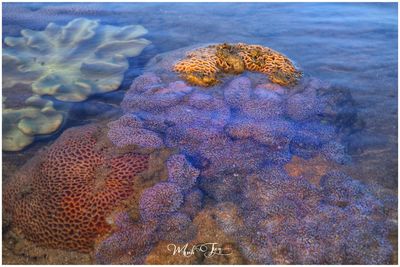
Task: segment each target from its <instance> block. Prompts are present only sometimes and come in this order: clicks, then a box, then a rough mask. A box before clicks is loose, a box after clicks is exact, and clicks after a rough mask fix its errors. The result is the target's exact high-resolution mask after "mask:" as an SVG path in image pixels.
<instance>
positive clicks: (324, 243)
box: [5, 45, 397, 264]
mask: <svg viewBox="0 0 400 267" xmlns="http://www.w3.org/2000/svg"><path fill="white" fill-rule="evenodd" d="M238 47H240V46H239V45H236V47H234V48H235V49H239V48H238ZM234 48H232V49H234ZM253 48H254V49H255V51H259V50H258V49H260V51H263V50H262V49H261V48H257V47H253ZM202 49H203V50H204V49H205V50H206V52H207V50H208V51H210V50H212V49H215V47H214V48H212V47H211V48H210V47H208V48H202ZM226 49H228V48H226ZM241 49H243V52H240V53H245V52H246V51H248V50H245V48H241ZM190 50H192V48H186V49H182V50H177V51H171V52H169V53H166V54H161V55H158V56H156V57H155V58H154V59H152V60H150V62H149V63H148V65H147V66H146V68H145V69H144V73H143V75H141V76H139V77H137V78H136V79H135V80H134V81H133V83H132V85H131V87H130V89H129V90H128V91H127V92H126V95H125V97H124V99H123V101H122V102H121V108H122V112H123V114H121V116H120V117H119V118H116V119H115V120H114V121H111V122H108V124H107V126H108V127H104V128H102V131H101V134H95V135H92V130H91V129H93V128H91V127H93V126H87V128H81V130H79V131H77V130H71V131H68V132H66V133H64V135H63V136H62V137H61V138H60V139H59V140H58V141H56V143H55V144H53V146H52V147H50V149H49V150H48V151H47V152H46V151H44V152H43V153H44V154H43V155H44V156H40V157H38V158H36V159H34V160H32V161H30V162H28V163H27V165H25V167H24V169H21V171H20V172H19V174H18V175H17V177H16V178H17V179H16V181H20V182H17V183H13V184H11V185H8V186H7V189H6V194H5V197H6V200H7V201H5V207H6V210H7V211H8V212H11V214H12V215H13V217H12V218H13V223H14V225H15V226H16V228H17V229H18V226H19V229H21V230H23V233H25V234H26V235H27V237H30V238H31V239H32V240H35V241H37V242H39V243H41V244H45V245H49V244H51V245H54V246H58V247H61V248H72V247H73V246H72V244H74V246H77V245H76V243H75V241H77V240H79V244H86V245H87V246H86V247H85V249H86V248H87V247H90V244H92V243H91V242H94V240H95V241H96V242H95V244H94V250H93V251H92V252H94V260H95V261H96V262H97V263H100V264H110V263H119V264H143V263H154V264H166V263H171V264H174V263H176V264H183V263H190V264H222V263H225V264H228V263H231V264H233V263H246V264H248V263H251V264H356V263H357V264H384V263H390V262H391V255H392V252H393V248H392V244H391V242H390V241H389V237H390V235H391V234H393V233H395V232H396V230H397V228H396V223H394V222H397V217H396V214H397V210H396V209H397V204H396V196H395V195H393V196H389V195H388V193H387V191H382V190H381V189H379V188H378V187H376V186H371V185H369V184H366V183H363V182H361V181H358V180H356V179H353V178H352V177H350V176H349V175H347V174H346V172H345V171H346V168H347V167H349V166H348V164H353V163H352V161H351V160H350V158H349V155H347V153H346V143H345V142H344V141H343V140H345V139H344V138H345V137H347V136H348V134H349V133H351V132H352V131H353V130H354V128H353V127H354V124H355V122H356V121H357V114H356V113H354V111H355V109H354V108H353V106H352V105H353V101H352V98H351V95H350V94H349V93H346V90H345V89H340V90H339V89H338V88H334V87H331V86H330V85H328V84H326V83H323V82H321V81H319V80H318V79H316V78H312V77H304V78H302V79H301V80H299V81H298V82H297V83H296V84H295V85H293V87H292V88H288V87H286V86H281V85H278V84H275V83H273V82H272V80H270V81H268V79H267V78H266V77H265V75H263V74H260V73H257V72H252V71H250V72H240V71H241V70H242V68H250V67H252V65H248V66H247V65H245V64H244V63H243V64H241V63H240V60H239V59H238V58H236V57H233V58H229V64H227V65H224V66H222V65H221V66H218V68H222V67H224V69H225V70H227V71H228V72H230V73H238V74H237V76H227V77H224V78H223V79H222V80H221V83H220V84H217V85H215V86H213V87H209V88H207V89H204V88H203V87H199V86H190V85H188V83H187V81H183V80H182V79H181V77H179V75H177V73H176V72H174V71H173V66H174V64H175V63H176V62H177V60H179V59H182V58H183V57H184V55H185V54H186V53H187V52H188V51H190ZM203 50H198V51H197V52H194V53H198V52H199V51H203ZM229 51H230V50H229V49H228V52H229ZM251 51H253V50H252V49H250V50H249V51H248V53H249V55H248V56H249V57H250V56H253V57H255V58H258V56H260V57H261V55H259V54H257V53H256V52H251ZM220 52H221V53H223V52H224V50H222V51H220ZM202 53H203V52H202ZM207 53H209V52H207ZM238 53H239V52H238ZM246 53H247V52H246ZM252 53H255V54H254V55H252ZM240 55H241V54H240ZM208 56H210V55H208ZM208 56H207V57H208ZM221 56H226V55H221ZM227 56H228V57H230V56H229V55H227ZM210 57H211V58H212V55H211V56H210ZM203 59H204V58H203ZM206 59H207V58H206ZM204 60H205V59H204ZM235 60H237V61H235ZM203 63H204V65H201V64H200V65H199V66H208V67H210V66H213V65H207V64H208V63H207V62H206V61H205V62H203ZM206 63H207V64H206ZM221 64H222V63H221ZM246 64H247V63H246ZM254 64H255V63H254ZM283 64H284V63H283ZM253 67H254V66H253ZM264 67H265V68H267V67H266V66H264ZM213 71H214V69H213V68H210V73H213ZM269 71H270V70H269ZM278 76H279V75H278ZM217 77H218V75H217ZM279 77H281V76H279ZM307 99H309V101H307ZM78 132H79V138H78ZM73 133H76V135H75V134H73ZM68 136H74V138H72V137H71V138H70V137H68ZM93 136H96V137H98V136H102V138H100V139H97V140H95V139H94V137H93ZM75 138H78V140H79V141H77V140H76V139H75ZM98 140H102V142H99V141H98ZM67 144H68V146H67ZM64 146H65V147H64ZM77 146H79V147H82V148H85V149H84V151H82V149H78V148H77ZM104 146H105V147H107V149H103V148H104ZM94 147H96V149H95V148H94ZM67 148H68V149H67ZM107 151H108V152H107ZM67 152H68V153H67ZM65 153H67V154H68V157H67V156H66V155H65ZM103 153H105V155H107V157H105V158H104V157H102V155H104V154H103ZM138 153H139V154H138ZM149 153H150V154H149ZM46 155H47V156H46ZM148 155H150V156H148ZM154 155H157V157H158V160H157V161H153V159H154V157H155V156H154ZM147 157H148V158H147ZM39 159H41V161H39ZM36 161H39V162H41V163H37V162H36ZM71 161H73V162H71ZM147 161H148V162H149V163H147V165H146V162H147ZM113 162H115V165H114V164H113ZM154 162H155V163H156V164H154ZM80 166H82V168H80ZM99 166H103V167H102V168H100V169H99ZM104 166H109V168H106V169H108V171H105V170H104ZM146 166H148V167H147V168H148V169H149V170H150V169H151V168H154V171H152V172H149V170H146V171H144V172H143V173H141V174H140V175H139V177H141V179H137V178H135V174H138V172H140V171H142V170H144V169H146ZM77 168H79V169H77ZM94 174H96V175H94ZM84 177H91V179H90V181H91V182H90V183H86V182H85V183H84V186H78V185H80V183H82V181H86V180H84ZM98 177H103V178H104V183H101V184H100V185H99V184H98V182H94V181H93V180H94V179H95V181H97V180H98V179H99V178H98ZM72 178H74V179H72ZM82 179H83V180H82ZM109 179H111V181H110V183H111V182H112V186H111V184H109V182H108V181H109ZM139 180H140V181H141V182H140V183H139ZM31 181H33V182H31ZM36 181H37V182H36ZM59 185H62V186H63V187H59ZM94 185H97V186H94ZM102 185H103V186H102ZM108 185H110V186H109V187H108ZM126 186H128V187H126ZM87 188H88V189H91V190H90V192H89V193H87V191H85V190H86V189H87ZM106 189H107V190H106ZM131 190H133V191H134V193H131V192H132V191H131ZM36 192H40V194H39V193H36ZM52 192H55V193H54V194H51V193H52ZM60 192H63V194H67V195H65V196H64V195H63V194H61V195H62V197H59V198H58V196H59V194H60ZM113 192H114V193H113ZM110 194H111V195H110ZM53 195H54V197H53ZM125 197H126V198H127V200H126V201H123V199H125ZM82 199H84V201H83V200H82ZM88 199H90V201H89V200H88ZM97 199H101V200H103V201H104V202H101V203H104V204H97V202H96V201H97ZM86 201H87V202H86ZM107 201H108V202H107ZM121 201H123V203H124V205H119V206H118V208H116V206H115V205H118V203H119V202H121ZM52 203H57V205H56V206H54V205H53V204H52ZM64 203H65V204H64ZM70 203H73V204H70ZM85 203H88V205H89V203H90V205H89V206H84V205H86V204H85ZM93 203H95V204H93ZM111 203H113V204H111ZM64 205H65V208H64ZM70 205H71V206H70ZM43 207H46V209H47V210H49V211H51V213H50V215H52V216H55V217H54V218H56V219H57V220H56V219H54V220H53V219H52V218H53V217H44V215H42V214H43V213H42V208H43ZM75 207H80V208H81V209H79V210H76V209H75ZM59 208H61V209H60V210H59ZM64 209H66V210H64ZM109 210H110V214H111V215H110V216H108V215H107V216H106V214H105V213H107V212H108V211H109ZM111 211H112V212H111ZM115 212H117V215H115V214H116V213H115ZM47 214H48V213H46V215H47ZM64 214H65V215H67V214H68V217H67V218H68V219H66V217H64ZM50 215H49V216H50ZM92 218H93V219H92ZM104 218H106V219H107V220H106V222H107V224H103V222H104V221H103V219H104ZM99 220H100V221H99ZM83 221H85V222H89V225H86V226H82V227H81V225H83V224H82V222H83ZM38 222H40V223H38ZM44 222H46V223H44ZM91 222H93V225H94V226H93V228H91V227H92V226H91V224H90V223H91ZM97 223H99V224H97ZM66 224H68V227H67V226H65V225H66ZM69 226H71V228H72V229H73V232H72V235H69V234H63V233H65V232H66V231H68V230H70V228H69ZM72 226H73V227H72ZM60 227H62V228H60ZM110 228H111V229H110ZM59 229H63V230H59ZM64 229H65V230H64ZM67 229H68V230H67ZM89 229H90V231H91V232H90V233H96V235H99V236H100V238H94V237H93V236H92V235H90V234H89V232H87V231H88V230H89ZM78 230H79V233H80V234H78V233H77V231H78ZM43 236H45V237H46V238H50V237H52V238H51V239H45V241H46V242H48V243H45V242H44V241H43V239H41V238H42V237H43ZM75 237H76V239H75ZM68 238H72V241H69V240H67V239H68ZM47 240H53V241H52V242H53V243H51V242H50V241H47ZM54 240H55V241H54ZM83 241H84V242H83ZM54 242H56V243H54ZM71 242H72V243H71ZM210 242H216V243H218V245H217V246H218V247H221V248H223V249H224V251H227V252H230V254H229V255H225V256H218V255H215V256H213V257H206V256H205V255H204V253H201V252H199V251H197V252H196V253H194V254H193V255H189V256H188V257H185V256H183V255H173V254H172V253H173V251H170V250H168V248H167V246H168V244H171V243H172V244H176V245H177V246H181V247H182V246H184V245H185V244H186V243H187V244H188V250H191V248H192V246H195V245H199V244H203V243H210ZM66 244H71V245H66ZM80 246H82V245H80ZM81 249H82V248H81ZM88 250H89V249H87V250H85V251H88Z"/></svg>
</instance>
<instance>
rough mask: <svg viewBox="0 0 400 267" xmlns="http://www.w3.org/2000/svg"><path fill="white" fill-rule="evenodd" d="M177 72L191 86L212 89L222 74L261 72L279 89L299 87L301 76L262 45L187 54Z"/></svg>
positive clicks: (220, 46)
mask: <svg viewBox="0 0 400 267" xmlns="http://www.w3.org/2000/svg"><path fill="white" fill-rule="evenodd" d="M174 70H175V71H177V72H179V73H180V74H181V76H182V77H183V78H184V79H185V80H187V81H188V82H190V83H192V84H195V85H199V86H205V87H207V86H211V85H215V84H216V83H218V82H219V78H220V77H221V74H223V73H233V74H240V73H242V72H243V71H245V70H248V71H254V72H260V73H263V74H266V75H268V78H269V79H270V80H271V81H272V82H273V83H277V84H280V85H284V86H288V85H294V84H296V83H297V81H298V80H299V78H300V77H301V76H302V74H301V72H300V71H299V70H297V69H296V67H295V66H294V65H293V63H292V62H291V61H290V60H289V59H288V58H287V57H285V56H284V55H282V54H280V53H278V52H276V51H274V50H272V49H270V48H268V47H263V46H260V45H248V44H243V43H238V44H218V45H210V46H207V47H201V48H198V49H195V50H193V51H190V52H189V53H187V55H186V58H184V59H182V60H181V61H179V62H177V63H176V64H175V66H174Z"/></svg>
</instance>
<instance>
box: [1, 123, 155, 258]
mask: <svg viewBox="0 0 400 267" xmlns="http://www.w3.org/2000/svg"><path fill="white" fill-rule="evenodd" d="M97 131H99V129H98V127H97V126H93V125H89V126H85V127H83V128H71V129H69V130H67V131H65V132H64V133H63V135H61V137H60V138H59V139H58V140H57V141H56V142H55V143H54V144H53V145H52V146H51V147H50V148H49V149H48V150H47V151H44V152H43V153H41V154H39V155H38V156H36V157H35V158H34V159H33V160H32V161H31V162H30V163H29V164H28V165H27V166H25V167H24V168H23V169H21V170H20V171H19V172H18V174H17V175H16V177H15V179H14V180H12V181H10V183H9V184H8V185H6V186H5V191H4V195H3V203H4V207H5V210H6V213H7V214H9V215H10V217H11V218H12V221H13V226H14V227H15V228H16V229H17V230H18V231H21V232H22V234H23V235H24V236H25V237H26V238H27V239H29V240H32V241H34V242H36V243H38V244H40V245H44V246H47V247H53V248H64V249H72V250H78V251H82V252H88V251H90V250H91V249H92V248H93V245H94V241H95V239H96V238H97V237H98V236H101V235H104V234H106V233H108V232H109V231H110V226H109V225H108V224H107V223H106V220H105V217H106V216H107V215H108V214H109V213H110V212H111V211H112V210H113V209H114V208H116V207H118V205H120V204H121V202H122V201H124V200H126V199H128V198H129V197H130V196H131V195H132V193H133V188H134V186H135V183H136V182H135V181H136V180H137V175H138V174H140V173H141V172H143V171H145V170H147V169H148V165H149V163H148V162H149V157H148V156H147V155H140V154H135V153H128V154H124V155H120V156H110V155H107V154H106V153H105V152H104V151H102V150H99V149H97V147H96V144H97V142H96V141H97V139H96V136H95V135H96V132H97Z"/></svg>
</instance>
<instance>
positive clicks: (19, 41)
mask: <svg viewBox="0 0 400 267" xmlns="http://www.w3.org/2000/svg"><path fill="white" fill-rule="evenodd" d="M146 33H147V30H146V29H144V28H143V27H142V26H139V25H136V26H135V25H130V26H125V27H116V26H111V25H101V24H100V23H99V21H95V20H88V19H84V18H79V19H74V20H72V21H70V22H69V23H68V24H67V25H65V26H60V25H56V24H54V23H50V24H49V25H47V27H46V28H45V29H44V30H43V31H32V30H28V29H25V30H22V31H21V35H22V37H6V38H5V39H4V45H5V47H4V49H3V66H7V68H3V69H4V72H3V83H2V86H3V92H5V93H6V94H7V92H12V90H18V89H19V88H20V87H22V86H25V87H28V88H30V89H31V91H32V95H33V96H34V97H35V98H37V97H38V96H42V95H49V96H52V97H54V98H55V99H57V100H61V101H66V102H76V101H83V100H85V99H87V98H88V97H89V96H90V95H92V94H97V93H104V92H109V91H113V90H116V89H117V88H118V87H119V85H120V83H121V81H122V79H123V75H124V72H125V71H126V70H127V68H128V61H127V59H126V58H127V57H133V56H137V55H138V54H140V53H141V51H142V50H143V49H144V48H145V47H146V46H147V45H148V44H149V43H150V42H149V41H147V40H146V39H143V38H138V37H140V36H141V35H143V34H146ZM41 101H44V100H41ZM49 101H51V100H49ZM5 105H6V106H7V101H6V103H5ZM24 105H25V106H26V107H25V108H19V109H14V110H15V112H17V113H18V114H24V113H26V112H25V111H26V108H28V109H31V108H32V109H33V108H36V109H37V107H36V106H35V105H34V104H32V103H31V101H26V102H25V103H24ZM47 105H51V103H49V104H47ZM48 113H49V112H48V110H47V109H45V110H42V109H37V111H36V112H34V113H32V114H31V116H30V117H28V116H22V115H19V116H9V118H10V120H7V122H8V121H9V124H7V125H5V126H6V127H7V128H8V129H10V132H13V133H16V135H17V136H19V137H18V138H14V139H10V138H9V139H7V142H6V146H4V147H3V149H5V150H20V149H22V148H23V147H25V146H26V145H27V144H29V143H31V142H32V141H33V136H34V135H38V134H49V133H51V132H53V131H54V129H57V128H58V127H59V126H60V125H61V123H60V122H59V121H60V117H61V116H62V114H61V113H59V114H58V116H57V120H55V119H54V115H53V116H52V117H51V118H49V114H48ZM53 113H54V112H53ZM35 114H36V115H35ZM11 118H12V120H11ZM26 118H29V120H30V121H31V123H29V125H28V124H27V123H26V122H21V120H26ZM44 118H46V119H47V121H49V122H50V124H51V126H52V127H48V128H42V129H38V128H37V126H36V125H38V124H40V122H43V121H44V120H45V119H44ZM21 123H22V124H25V125H26V126H25V128H24V129H25V131H24V130H21V127H20V126H19V124H21ZM18 131H19V132H18ZM26 132H29V133H28V134H27V133H26ZM6 136H9V135H6ZM3 142H4V138H3Z"/></svg>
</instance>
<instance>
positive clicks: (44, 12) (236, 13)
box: [2, 3, 398, 194]
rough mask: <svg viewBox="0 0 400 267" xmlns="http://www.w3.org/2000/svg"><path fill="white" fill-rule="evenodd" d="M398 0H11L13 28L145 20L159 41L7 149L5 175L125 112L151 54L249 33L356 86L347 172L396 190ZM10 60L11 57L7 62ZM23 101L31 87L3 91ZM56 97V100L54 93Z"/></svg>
mask: <svg viewBox="0 0 400 267" xmlns="http://www.w3.org/2000/svg"><path fill="white" fill-rule="evenodd" d="M397 17H398V14H397V4H395V3H381V4H377V3H342V4H340V3H284V4H278V3H251V4H245V3H235V4H233V3H180V4H178V3H116V4H113V3H85V4H81V3H65V4H56V3H14V4H12V3H6V4H3V36H2V37H3V38H2V40H3V47H4V38H5V37H7V36H15V37H17V36H20V31H21V30H23V29H31V30H39V31H40V30H43V29H44V28H45V27H46V26H47V25H48V24H49V23H51V22H54V23H57V24H60V25H65V24H66V23H68V22H69V21H71V20H73V19H75V18H88V19H98V20H100V22H101V23H102V24H110V25H115V26H124V25H130V24H140V25H142V26H144V27H145V28H146V29H147V30H148V31H149V32H148V34H146V35H145V36H144V38H146V39H148V40H150V41H151V42H152V43H151V45H149V46H147V47H146V48H145V49H144V50H143V52H142V53H141V54H140V55H139V56H137V57H133V58H131V59H129V69H128V70H127V71H126V72H125V74H124V79H123V82H122V84H121V86H120V87H119V90H117V91H115V92H111V93H106V94H102V95H100V94H99V95H94V96H92V97H90V98H89V99H88V100H86V101H84V102H79V103H73V104H71V110H70V112H69V116H68V119H67V120H66V121H65V123H64V125H63V127H62V128H61V129H60V130H59V131H58V132H57V133H56V134H54V135H51V136H46V137H43V138H38V140H37V141H36V142H35V143H33V144H32V145H30V146H28V147H27V148H26V149H24V150H22V151H19V152H5V153H3V181H5V180H8V179H9V178H10V177H11V176H12V175H13V174H14V171H15V170H16V169H18V168H19V167H20V166H21V165H23V164H24V163H25V162H26V161H27V160H28V159H29V158H31V157H32V156H33V155H34V154H35V153H36V152H37V151H38V150H39V149H41V148H42V147H43V146H45V145H47V144H50V143H51V142H53V141H54V140H55V139H56V138H57V137H58V136H59V135H60V134H61V133H62V132H63V131H64V130H65V129H67V128H69V127H71V126H76V125H82V124H87V123H89V122H96V121H102V120H105V119H108V118H111V117H113V118H114V117H115V118H116V117H117V116H118V114H119V113H120V110H119V103H120V101H121V100H122V98H123V96H124V93H125V92H126V90H127V89H128V88H129V86H130V84H131V83H132V81H133V80H134V79H135V78H136V77H138V76H139V75H140V74H142V72H143V69H144V67H145V65H146V63H147V62H148V61H149V60H150V59H151V58H153V57H154V56H156V55H157V54H159V53H164V52H168V51H171V50H174V49H179V48H183V47H186V46H190V45H198V44H207V43H221V42H231V43H234V42H244V43H251V44H260V45H263V46H267V47H271V48H273V49H275V50H277V51H279V52H282V53H283V54H285V55H287V56H288V57H289V58H290V59H292V60H293V61H294V62H295V63H296V65H298V66H300V68H301V69H302V70H303V72H304V73H305V74H306V75H308V76H313V77H316V78H318V79H321V80H322V81H325V82H328V83H331V84H333V86H335V87H338V88H346V89H349V90H350V92H351V94H352V97H353V99H354V101H355V103H354V104H355V107H356V109H357V114H358V118H359V122H358V124H357V126H356V128H357V129H355V130H354V131H353V132H351V133H350V134H349V135H348V136H347V137H346V139H345V140H344V143H345V144H346V145H347V152H348V153H349V154H350V155H351V156H352V159H353V164H351V165H349V166H348V167H346V168H348V169H347V171H348V173H349V174H350V175H351V176H352V177H354V178H356V179H359V180H362V181H365V182H367V183H378V184H380V185H382V186H383V187H385V188H387V189H390V190H391V191H393V192H394V193H396V194H397V183H398V180H397V169H398V165H397V158H398V151H397V130H398V125H397V109H398V106H397V97H398V93H397V89H398V88H397V84H398V69H397V65H398V62H397V54H398V47H397V40H398V35H397V32H398V29H397V28H398V25H397ZM5 67H6V66H3V68H5ZM3 96H7V98H11V99H13V100H14V102H15V103H16V104H15V105H18V100H19V99H24V97H25V95H24V92H19V91H12V92H3ZM55 103H56V105H57V102H55Z"/></svg>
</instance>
